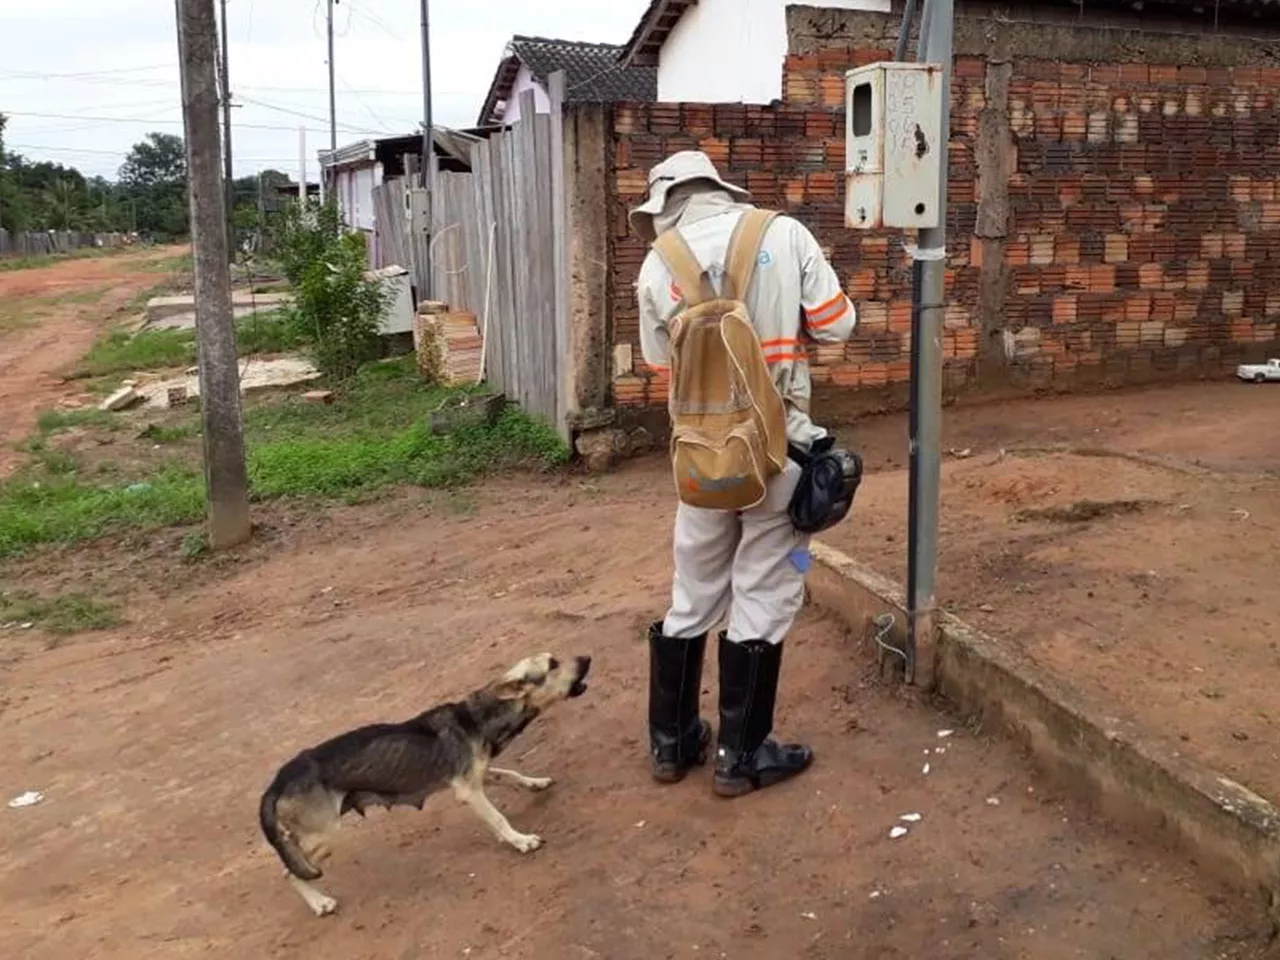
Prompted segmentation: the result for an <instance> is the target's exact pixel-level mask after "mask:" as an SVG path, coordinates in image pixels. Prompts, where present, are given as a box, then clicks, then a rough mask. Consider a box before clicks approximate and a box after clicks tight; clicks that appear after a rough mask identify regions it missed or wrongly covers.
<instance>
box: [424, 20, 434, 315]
mask: <svg viewBox="0 0 1280 960" xmlns="http://www.w3.org/2000/svg"><path fill="white" fill-rule="evenodd" d="M421 2H422V185H423V186H424V187H426V190H427V214H426V215H427V239H428V242H427V245H426V247H424V249H426V250H430V249H431V244H430V238H431V235H432V234H433V233H434V224H433V222H432V216H433V207H434V204H435V188H436V184H435V176H434V174H435V169H436V165H435V156H436V146H435V144H436V137H435V126H434V120H433V119H432V116H431V16H430V13H429V11H428V9H427V8H428V6H429V5H430V0H421ZM428 260H430V257H429V256H428ZM423 272H424V274H425V279H426V285H427V289H426V290H424V291H422V298H423V299H424V300H430V299H431V298H432V294H433V291H432V289H431V288H432V287H433V286H434V280H433V278H432V276H431V273H432V271H431V266H430V263H428V265H427V268H426V269H425V271H423Z"/></svg>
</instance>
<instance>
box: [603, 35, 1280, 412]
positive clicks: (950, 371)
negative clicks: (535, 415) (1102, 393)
mask: <svg viewBox="0 0 1280 960" xmlns="http://www.w3.org/2000/svg"><path fill="white" fill-rule="evenodd" d="M822 16H823V17H824V18H826V21H825V22H827V23H829V22H831V20H830V18H831V17H833V16H836V17H838V16H842V15H841V14H829V13H824V14H822ZM843 16H846V17H847V20H846V21H845V22H846V23H853V24H854V26H855V27H856V29H850V30H843V31H841V30H835V31H831V30H828V31H826V35H825V36H824V37H819V38H815V37H807V38H800V39H797V37H796V36H795V35H794V34H793V37H792V49H793V50H796V51H797V52H796V53H794V54H793V55H792V56H791V57H789V58H788V61H787V64H786V73H785V101H784V103H782V104H780V105H777V106H773V107H743V106H737V105H732V106H724V105H717V106H714V107H713V106H709V105H705V104H655V105H650V106H631V105H623V106H619V107H617V108H616V109H615V110H614V114H613V131H614V138H613V157H612V167H613V171H614V180H613V186H614V189H613V194H612V196H611V199H610V224H611V229H612V237H613V239H612V259H611V268H612V272H613V291H614V296H613V308H614V310H613V340H614V342H615V343H617V344H630V345H632V346H633V355H634V357H635V362H634V368H633V370H632V371H631V373H629V374H627V373H625V372H623V374H622V375H621V376H618V377H616V378H615V381H614V396H615V401H616V402H618V403H620V404H635V405H639V404H655V403H662V402H664V400H665V392H666V383H665V382H664V381H663V380H661V379H660V378H659V377H658V376H657V375H656V374H655V373H654V372H653V371H650V370H648V369H646V368H645V367H644V365H643V363H642V362H641V361H640V359H639V358H640V353H639V348H638V323H637V321H638V318H637V311H636V302H635V296H634V286H633V284H634V281H635V277H636V275H637V273H638V270H639V267H640V262H641V260H642V259H643V257H644V254H645V248H644V246H643V244H641V243H640V242H639V241H637V240H636V239H635V238H634V237H632V236H631V235H630V233H629V230H628V226H627V222H626V212H627V209H628V208H629V207H630V206H632V205H633V204H634V203H636V202H638V201H639V199H640V198H641V197H642V196H643V194H644V192H645V172H646V170H647V169H648V168H649V167H650V166H652V165H653V164H654V163H656V162H657V161H658V160H660V159H662V157H664V156H666V155H668V154H670V153H673V152H675V151H676V150H681V149H691V148H699V149H702V150H705V151H706V152H707V153H708V154H710V155H711V157H712V159H713V160H715V162H716V163H717V164H718V165H719V166H720V168H721V170H722V172H723V173H724V174H725V176H726V177H728V178H729V179H731V180H734V181H735V182H738V183H741V184H743V185H745V186H747V187H749V188H750V189H751V191H752V193H753V194H754V197H755V200H756V202H757V203H759V204H760V205H762V206H770V207H774V208H776V209H780V210H782V211H784V212H786V213H788V214H791V215H792V216H795V217H797V218H799V219H800V220H802V221H803V222H804V223H806V224H807V225H808V226H809V228H810V229H812V230H813V231H814V233H815V235H816V236H817V237H818V239H819V242H821V243H822V244H823V245H824V246H826V247H828V248H829V250H830V252H831V254H832V259H833V262H834V264H835V265H836V268H837V270H838V272H839V273H840V275H841V277H842V279H843V280H844V282H845V284H846V289H847V292H848V293H849V295H850V296H851V297H853V299H854V300H855V301H856V302H857V303H858V306H859V312H860V323H859V329H858V332H857V334H856V335H855V337H854V339H853V340H852V341H851V342H850V343H848V344H847V345H842V346H834V347H832V346H816V345H815V346H811V347H810V348H809V352H810V358H811V362H812V365H813V375H814V380H815V383H816V384H818V385H820V387H823V386H825V387H826V388H827V392H831V391H839V390H845V391H847V390H850V389H855V388H861V389H875V390H883V389H884V388H886V387H889V388H891V387H894V386H895V385H901V384H903V383H905V382H906V381H907V379H908V359H907V358H908V356H909V353H910V324H911V306H910V295H911V287H910V276H911V263H910V260H909V258H908V257H907V256H906V254H905V252H904V247H903V244H904V240H909V239H910V238H904V237H903V236H902V235H901V234H898V233H895V232H892V231H886V232H882V233H867V232H862V231H853V230H846V229H845V228H844V224H843V190H844V185H843V176H842V173H843V169H844V130H843V127H844V122H843V119H844V118H843V96H844V83H843V74H844V71H845V70H846V69H848V68H849V67H851V66H856V65H860V64H863V63H868V62H872V61H875V60H880V59H889V58H890V57H891V53H890V52H889V50H888V49H887V47H888V44H887V43H886V42H885V41H886V40H887V39H888V38H889V37H890V36H891V34H892V29H896V24H892V21H891V20H890V18H883V17H881V18H879V19H878V20H876V19H868V18H874V17H875V15H870V14H862V13H860V14H845V15H843ZM969 26H970V27H972V29H967V30H966V29H965V28H966V24H965V23H963V22H962V23H960V24H959V25H958V28H957V53H958V56H957V58H956V61H955V64H954V70H953V78H952V90H951V117H952V119H951V130H952V139H951V146H950V164H951V182H950V198H949V204H950V206H949V214H948V231H949V234H948V254H949V256H948V261H949V262H948V271H947V294H948V304H949V305H948V309H947V313H946V321H945V331H944V356H945V364H946V367H945V369H946V381H947V384H948V387H949V388H950V389H952V390H955V389H957V388H961V387H964V386H978V387H984V388H985V387H991V388H1007V387H1010V386H1012V387H1013V388H1015V389H1035V388H1044V387H1052V388H1062V389H1072V388H1087V387H1090V386H1097V385H1101V384H1116V385H1118V384H1123V383H1134V382H1144V381H1149V380H1154V379H1160V378H1174V377H1179V376H1183V377H1190V376H1199V375H1216V374H1220V373H1222V372H1224V371H1225V370H1226V369H1228V368H1230V367H1232V366H1234V364H1236V363H1237V362H1240V361H1241V360H1243V359H1247V358H1248V359H1252V358H1258V357H1261V356H1263V355H1265V354H1267V353H1268V352H1274V351H1275V349H1276V344H1277V320H1280V112H1277V111H1278V106H1280V104H1278V103H1277V100H1278V99H1280V69H1277V68H1271V67H1265V66H1259V65H1255V64H1251V63H1248V62H1237V63H1232V62H1230V61H1231V60H1232V59H1233V58H1237V59H1241V60H1245V59H1247V58H1246V57H1245V55H1244V54H1243V53H1240V52H1238V51H1236V50H1235V48H1233V47H1232V45H1231V41H1230V40H1229V39H1225V40H1224V38H1217V39H1216V40H1214V41H1213V43H1214V45H1215V46H1214V49H1215V50H1216V51H1217V53H1216V54H1215V56H1216V57H1217V59H1218V61H1219V62H1218V63H1217V64H1216V65H1215V64H1210V65H1207V66H1206V65H1201V64H1188V63H1187V62H1186V61H1185V59H1184V60H1183V62H1181V63H1179V62H1168V63H1155V62H1136V61H1137V58H1138V56H1139V54H1128V53H1125V52H1124V51H1126V50H1137V51H1142V53H1141V54H1140V56H1142V57H1144V58H1146V59H1147V60H1150V59H1151V58H1152V57H1153V56H1155V57H1159V56H1160V54H1161V52H1162V50H1161V46H1160V44H1159V43H1158V42H1152V41H1151V40H1150V38H1147V39H1148V42H1146V43H1145V44H1136V43H1133V42H1132V35H1131V34H1130V33H1128V32H1125V31H1110V32H1108V34H1107V37H1108V38H1109V39H1108V40H1107V43H1110V44H1111V46H1110V48H1108V47H1107V45H1106V44H1104V43H1103V42H1102V40H1101V39H1099V37H1098V36H1094V37H1090V36H1088V35H1089V34H1090V33H1091V32H1094V33H1096V31H1090V30H1088V29H1080V28H1064V27H1052V28H1047V27H1039V26H1034V25H1031V26H1028V25H1021V26H1019V25H1013V26H1004V27H1003V28H1002V29H1004V30H1006V31H1014V32H1015V34H1016V32H1017V31H1019V30H1021V31H1022V32H1023V34H1024V35H1025V36H1023V37H1022V38H1021V39H1022V40H1023V43H1022V44H1021V46H1019V44H1018V43H1017V42H1016V41H1017V40H1018V39H1019V38H1018V37H1017V36H1015V38H1014V40H1015V42H1014V43H1013V44H1012V46H1013V47H1014V49H1012V50H1011V49H1009V46H1010V44H1009V42H1008V41H1007V40H1005V41H1002V44H1003V47H1004V48H1003V49H998V50H997V49H988V48H986V47H984V44H988V45H989V43H990V41H989V40H988V39H985V38H987V37H989V36H990V33H989V31H983V30H982V29H980V24H978V23H975V22H973V21H971V22H970V24H969ZM890 28H892V29H890ZM1046 30H1052V31H1058V32H1059V33H1061V32H1062V31H1064V30H1072V33H1071V34H1070V36H1071V38H1072V41H1073V42H1074V44H1075V48H1076V49H1074V50H1073V49H1071V48H1070V45H1069V44H1065V43H1064V42H1063V41H1061V40H1059V42H1057V43H1056V44H1053V43H1052V41H1051V40H1050V38H1047V37H1043V36H1041V37H1037V36H1036V35H1035V33H1036V31H1041V32H1042V33H1043V32H1044V31H1046ZM1116 34H1119V37H1117V36H1116ZM850 38H853V39H852V40H851V39H850ZM1126 41H1127V42H1126ZM1185 41H1186V38H1179V39H1177V40H1176V41H1170V45H1169V46H1168V47H1166V49H1165V50H1164V51H1163V52H1164V53H1165V55H1166V56H1170V57H1173V56H1179V57H1182V56H1184V53H1185ZM850 43H853V44H854V45H850ZM1246 43H1248V41H1237V42H1236V45H1237V47H1239V49H1240V51H1244V50H1245V49H1246V48H1245V44H1246ZM1045 44H1051V45H1047V46H1046V45H1045ZM1174 45H1182V46H1178V48H1177V49H1172V47H1173V46H1174ZM1256 46H1257V45H1256V44H1255V45H1254V48H1255V49H1256ZM1046 49H1053V50H1057V51H1060V52H1061V53H1062V54H1063V59H1061V60H1055V61H1046V60H1040V59H1035V58H1034V56H1030V55H1027V52H1026V51H1028V50H1029V51H1038V50H1046ZM1107 55H1110V59H1108V60H1107V62H1099V57H1102V56H1107ZM1223 61H1225V62H1223Z"/></svg>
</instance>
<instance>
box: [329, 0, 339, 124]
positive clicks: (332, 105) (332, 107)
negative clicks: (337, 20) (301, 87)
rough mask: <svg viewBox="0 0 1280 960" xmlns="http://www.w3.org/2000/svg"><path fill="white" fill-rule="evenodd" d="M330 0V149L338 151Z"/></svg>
mask: <svg viewBox="0 0 1280 960" xmlns="http://www.w3.org/2000/svg"><path fill="white" fill-rule="evenodd" d="M337 2H338V0H329V149H330V150H337V149H338V104H337V101H336V100H335V99H334V92H333V5H334V4H335V3H337Z"/></svg>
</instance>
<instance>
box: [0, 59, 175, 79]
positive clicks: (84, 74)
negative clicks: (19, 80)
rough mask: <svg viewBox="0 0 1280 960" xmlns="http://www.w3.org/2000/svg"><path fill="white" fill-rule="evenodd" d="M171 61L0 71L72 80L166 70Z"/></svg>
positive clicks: (171, 65)
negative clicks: (57, 70) (109, 67)
mask: <svg viewBox="0 0 1280 960" xmlns="http://www.w3.org/2000/svg"><path fill="white" fill-rule="evenodd" d="M175 66H176V64H172V63H153V64H148V65H147V66H143V67H120V68H118V69H114V70H82V71H78V72H75V73H41V72H37V71H34V70H6V71H5V72H4V73H0V76H5V77H31V78H35V79H40V80H73V79H90V78H93V77H104V76H114V75H116V74H121V73H145V72H146V71H148V70H168V69H172V68H173V67H175Z"/></svg>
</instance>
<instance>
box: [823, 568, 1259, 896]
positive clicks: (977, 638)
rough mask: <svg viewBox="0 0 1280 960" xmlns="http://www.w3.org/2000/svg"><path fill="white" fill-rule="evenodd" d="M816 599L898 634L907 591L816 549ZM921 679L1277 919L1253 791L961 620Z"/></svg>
mask: <svg viewBox="0 0 1280 960" xmlns="http://www.w3.org/2000/svg"><path fill="white" fill-rule="evenodd" d="M813 558H814V561H815V563H814V566H813V570H812V574H811V576H810V580H809V592H810V597H811V599H812V600H813V601H814V602H815V603H817V604H818V605H820V606H823V607H826V608H827V609H830V610H832V611H833V612H835V613H837V614H838V615H839V616H840V617H841V618H842V619H844V620H845V621H846V623H848V625H849V626H850V628H851V629H852V630H853V631H854V632H855V634H857V635H858V636H859V637H863V636H867V635H868V634H869V630H868V628H869V625H870V621H871V618H872V617H874V616H876V615H878V614H882V613H892V614H894V620H895V623H894V634H893V635H894V636H895V637H896V638H898V639H901V638H902V635H903V634H904V633H905V624H906V611H905V593H904V591H903V590H902V589H901V588H900V587H898V586H897V585H896V584H894V583H893V582H892V581H889V580H886V579H885V578H884V577H881V576H880V575H878V574H876V573H874V572H872V571H871V570H869V569H867V568H866V567H864V566H862V565H861V564H859V563H857V562H856V561H854V560H853V559H851V558H850V557H848V556H846V555H844V554H843V553H841V552H840V551H839V550H835V549H833V548H832V547H830V546H827V545H826V544H822V543H815V544H814V545H813ZM918 663H919V666H918V669H917V682H918V683H919V684H920V685H921V686H923V687H925V688H926V689H929V688H932V689H934V690H936V691H937V692H938V693H940V694H941V695H942V696H943V697H945V698H946V699H947V700H948V701H950V702H951V703H953V704H954V705H955V706H956V707H957V708H958V709H959V710H960V711H961V712H962V713H963V714H964V715H966V716H970V717H975V718H978V719H980V720H981V722H982V723H983V725H984V726H985V727H986V728H987V729H988V730H992V731H995V730H1001V731H1003V732H1005V733H1007V734H1010V735H1012V737H1013V738H1014V739H1015V740H1016V741H1017V742H1018V743H1020V744H1021V745H1022V746H1024V747H1026V748H1027V749H1028V750H1029V751H1030V753H1031V755H1032V756H1033V757H1034V759H1035V761H1036V763H1037V764H1038V765H1039V766H1040V767H1041V768H1042V769H1044V770H1045V772H1046V773H1048V774H1049V775H1050V776H1051V777H1052V778H1054V779H1055V780H1056V781H1058V782H1059V783H1061V784H1062V785H1064V786H1066V787H1068V788H1070V789H1071V790H1072V791H1073V792H1075V793H1078V794H1083V796H1084V798H1085V799H1086V800H1087V801H1089V802H1091V803H1092V804H1094V805H1095V806H1096V807H1097V808H1098V809H1099V810H1100V811H1101V812H1102V813H1104V814H1105V815H1106V816H1108V817H1111V818H1113V819H1116V820H1120V821H1123V822H1125V823H1127V824H1130V825H1132V826H1135V827H1138V828H1140V829H1144V830H1148V831H1153V832H1156V833H1158V834H1161V835H1163V836H1165V837H1168V838H1170V839H1172V840H1174V841H1175V842H1176V843H1177V844H1178V845H1179V846H1181V847H1182V848H1183V849H1184V850H1185V851H1187V853H1189V854H1190V855H1191V856H1192V857H1193V858H1194V859H1195V860H1196V861H1197V864H1198V865H1199V866H1201V867H1203V868H1206V869H1208V870H1210V871H1212V872H1213V873H1215V874H1217V875H1218V876H1219V877H1221V878H1222V879H1223V880H1225V881H1226V882H1227V883H1229V884H1231V885H1232V886H1234V887H1237V888H1239V889H1241V890H1242V891H1247V892H1249V893H1257V894H1261V895H1262V897H1263V898H1264V901H1265V905H1266V908H1267V909H1268V911H1269V912H1270V913H1271V915H1272V917H1273V918H1275V917H1277V916H1280V810H1277V808H1276V807H1275V806H1274V805H1273V804H1271V803H1270V802H1268V801H1267V800H1265V799H1264V798H1262V797H1260V796H1258V795H1257V794H1255V793H1253V792H1252V791H1251V790H1249V789H1247V788H1246V787H1244V786H1242V785H1241V784H1238V783H1236V782H1235V781H1233V780H1231V779H1230V778H1228V777H1224V776H1222V775H1220V774H1218V773H1217V772H1215V771H1213V770H1211V769H1209V768H1208V767H1206V766H1204V765H1202V764H1200V763H1197V762H1195V761H1193V760H1189V759H1187V758H1186V757H1182V756H1177V755H1174V754H1171V753H1170V752H1169V751H1167V750H1166V749H1165V748H1164V747H1161V746H1158V745H1156V744H1153V743H1151V742H1150V741H1149V740H1148V739H1147V738H1146V737H1145V736H1144V735H1143V734H1142V732H1141V731H1139V730H1138V729H1137V728H1136V727H1135V726H1134V725H1132V724H1129V723H1125V722H1122V721H1120V720H1117V719H1115V718H1113V717H1109V716H1107V714H1106V711H1105V710H1103V709H1100V707H1099V705H1098V704H1096V703H1093V702H1091V701H1090V700H1089V699H1088V698H1087V697H1085V696H1084V695H1082V694H1081V693H1080V692H1079V691H1076V690H1074V689H1071V688H1070V687H1068V686H1066V685H1064V684H1062V683H1061V682H1059V681H1057V680H1055V679H1052V678H1050V677H1049V676H1047V675H1046V674H1045V673H1044V672H1042V671H1041V670H1040V668H1038V667H1037V666H1036V665H1035V664H1033V663H1032V662H1031V661H1030V660H1029V659H1028V658H1026V657H1025V656H1023V655H1022V654H1021V653H1020V652H1018V651H1016V650H1014V649H1013V648H1012V646H1011V645H1010V644H1004V643H1001V642H1000V641H999V640H997V639H996V638H994V637H992V636H989V635H988V634H985V633H982V632H981V631H979V630H975V629H974V628H973V627H970V626H969V625H968V624H966V623H964V622H963V621H962V620H960V619H959V618H958V617H954V616H952V615H950V614H946V613H943V614H941V615H939V617H938V628H937V636H936V638H935V639H934V642H933V644H932V646H931V649H925V648H924V647H923V646H922V647H921V649H920V650H919V661H918Z"/></svg>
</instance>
